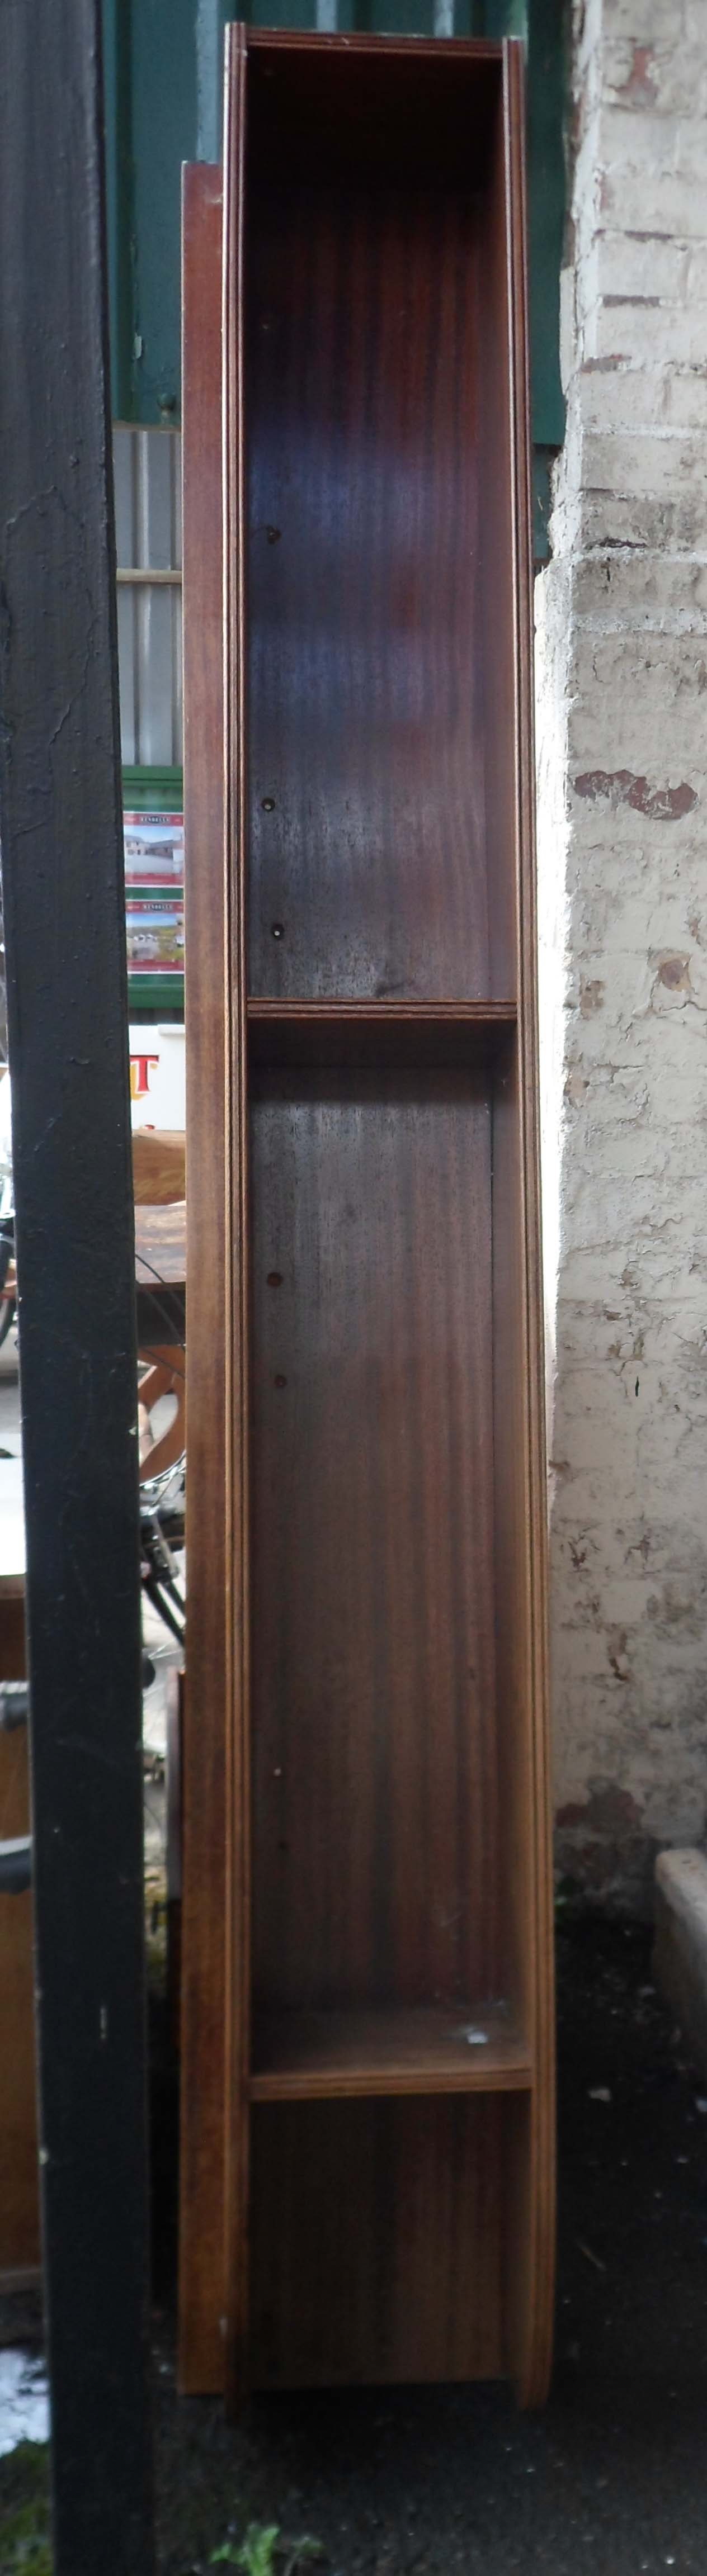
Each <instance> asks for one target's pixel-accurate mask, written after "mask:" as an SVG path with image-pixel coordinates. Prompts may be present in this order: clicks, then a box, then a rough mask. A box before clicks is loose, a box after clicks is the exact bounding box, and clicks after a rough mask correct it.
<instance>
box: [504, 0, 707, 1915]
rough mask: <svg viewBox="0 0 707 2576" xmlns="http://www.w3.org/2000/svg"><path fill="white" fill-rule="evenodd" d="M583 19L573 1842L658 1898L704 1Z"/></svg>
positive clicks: (705, 349)
mask: <svg viewBox="0 0 707 2576" xmlns="http://www.w3.org/2000/svg"><path fill="white" fill-rule="evenodd" d="M573 28H574V72H573V79H574V90H575V109H576V118H575V131H576V140H577V157H576V165H575V181H574V196H573V204H572V209H571V226H570V233H569V236H568V238H569V239H570V241H571V243H572V249H571V253H570V256H571V258H572V263H573V264H572V274H571V276H570V277H568V278H567V279H566V281H565V283H566V288H567V292H566V295H565V298H564V310H565V315H566V347H565V350H564V353H563V369H564V380H565V385H566V393H567V435H566V441H565V446H564V450H563V454H562V457H561V459H560V460H559V464H558V467H557V469H556V476H555V491H554V509H553V515H552V527H551V533H552V543H553V558H552V561H551V563H550V565H549V566H548V569H547V571H546V572H545V573H544V574H543V575H542V576H541V577H540V580H539V582H538V585H537V591H536V601H537V621H538V644H537V657H536V669H537V716H538V723H537V742H538V889H539V936H540V970H541V990H540V1016H541V1053H542V1086H543V1099H542V1126H543V1225H544V1237H545V1246H546V1263H547V1294H546V1304H547V1314H548V1354H549V1369H548V1388H549V1413H550V1440H549V1451H550V1457H551V1471H550V1515H551V1529H550V1565H551V1575H550V1619H551V1648H552V1675H553V1710H554V1730H555V1770H556V1803H557V1853H558V1863H559V1866H560V1867H561V1869H563V1870H564V1871H565V1872H566V1873H567V1875H568V1876H569V1877H571V1878H572V1879H573V1881H574V1882H575V1884H578V1885H579V1886H580V1887H581V1888H583V1889H584V1891H585V1893H587V1894H588V1895H589V1896H590V1898H591V1900H592V1902H596V1903H597V1904H598V1905H601V1906H605V1907H606V1906H611V1907H616V1908H623V1907H625V1906H626V1905H629V1906H633V1907H635V1908H636V1909H637V1910H639V1911H643V1910H645V1909H647V1908H648V1907H649V1906H650V1898H651V1874H652V1866H653V1858H654V1854H655V1850H656V1848H659V1847H660V1846H661V1845H665V1844H669V1843H676V1844H681V1843H682V1844H691V1843H695V1844H698V1845H699V1844H701V1843H702V1842H703V1841H704V1840H705V1837H706V1834H707V1824H706V1814H705V1810H706V1806H707V1217H706V1209H707V831H706V830H705V825H704V812H705V805H706V803H707V797H706V792H705V791H706V788H707V722H706V720H705V702H706V691H705V674H706V670H707V481H706V479H705V471H704V457H705V440H706V438H707V0H699V5H697V0H684V6H683V7H681V9H680V10H676V8H675V6H674V0H584V6H583V7H582V8H580V5H579V0H573ZM618 307H620V314H619V320H618V322H617V318H616V313H617V309H618ZM619 338H620V341H621V353H619V352H618V351H617V349H616V347H615V343H616V340H617V339H619ZM668 827H670V828H668Z"/></svg>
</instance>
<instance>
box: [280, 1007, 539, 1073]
mask: <svg viewBox="0 0 707 2576" xmlns="http://www.w3.org/2000/svg"><path fill="white" fill-rule="evenodd" d="M516 1018H517V1013H516V1005H515V1002H510V1001H499V1002H487V1001H483V1002H413V1001H405V1002H354V1001H347V1002H343V1001H333V1000H332V1001H323V1002H321V1001H318V1002H307V1001H296V1002H294V1001H278V1000H276V999H275V998H274V997H273V998H270V997H269V996H268V998H267V999H265V998H262V999H258V1000H252V1001H249V1003H248V1006H247V1022H248V1048H249V1055H250V1060H251V1063H252V1064H255V1065H260V1064H269V1065H280V1064H282V1065H298V1064H341V1065H346V1064H369V1065H371V1064H386V1065H388V1064H400V1065H421V1066H424V1065H428V1064H432V1065H458V1064H461V1063H464V1064H468V1063H471V1064H479V1063H485V1062H487V1061H488V1059H489V1057H490V1056H492V1055H495V1054H496V1053H497V1051H498V1047H499V1045H502V1044H503V1042H504V1040H506V1039H507V1037H508V1033H509V1031H510V1030H513V1029H514V1028H515V1026H516Z"/></svg>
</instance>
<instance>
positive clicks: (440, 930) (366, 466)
mask: <svg viewBox="0 0 707 2576" xmlns="http://www.w3.org/2000/svg"><path fill="white" fill-rule="evenodd" d="M264 149H265V145H264V141H263V140H262V139H261V143H260V152H261V153H262V152H264ZM249 166H250V170H251V177H250V189H249V195H248V209H249V213H248V224H247V232H246V240H247V266H246V314H247V339H246V376H245V418H246V440H247V525H248V641H247V691H246V704H247V745H248V799H247V807H248V811H247V861H248V881H249V906H248V913H249V981H250V990H251V992H252V993H254V994H261V993H263V994H264V993H272V994H274V995H281V996H283V997H287V996H292V995H296V994H301V995H306V994H311V995H313V996H314V995H318V994H319V995H326V996H329V995H340V996H353V997H357V998H360V999H363V998H366V999H376V998H377V999H379V1000H380V999H383V998H386V997H391V998H402V997H405V996H412V997H414V998H417V999H421V1000H423V999H425V998H426V997H427V996H430V997H432V998H434V999H438V998H439V999H444V998H445V997H452V998H457V997H458V998H461V999H467V998H475V997H483V996H484V995H485V994H486V993H487V992H489V990H490V989H491V988H490V984H489V929H488V902H487V884H486V850H485V810H484V752H483V714H482V705H481V695H482V684H483V650H484V623H485V621H484V620H483V619H482V616H481V612H480V600H479V582H478V565H479V548H480V538H479V526H478V512H479V481H478V447H479V439H480V423H479V408H480V398H479V377H480V373H482V372H483V357H482V353H481V351H480V347H479V332H478V302H479V288H478V268H479V250H478V241H479V209H478V201H477V199H476V198H475V196H474V195H473V194H472V193H470V190H471V187H472V185H473V177H474V171H473V161H472V157H471V156H470V157H469V164H468V169H467V174H466V180H465V185H464V187H461V186H460V182H459V174H458V173H457V177H456V181H452V183H450V184H449V185H448V186H447V187H446V188H445V186H444V185H441V184H439V183H438V184H436V185H434V186H430V185H429V184H427V185H426V184H425V181H424V174H423V175H422V178H421V181H420V183H418V184H414V182H413V181H412V179H410V178H409V179H408V181H407V184H405V185H401V184H400V183H398V184H393V185H385V184H384V183H383V180H382V178H381V176H380V173H378V175H377V176H376V177H375V179H374V181H373V182H371V181H370V179H366V178H363V179H361V178H359V179H358V181H356V178H355V177H354V175H353V173H350V174H349V175H348V176H346V175H345V176H344V178H343V179H340V180H339V181H338V183H337V182H336V181H335V179H334V177H333V175H332V176H329V177H327V179H326V180H325V182H324V183H322V182H321V180H319V181H317V180H316V179H315V181H314V183H313V181H312V179H311V178H310V179H309V180H308V181H303V180H301V179H291V180H290V181H289V183H287V184H285V185H284V186H283V185H282V184H281V183H280V184H278V183H277V180H276V179H275V178H274V177H273V175H272V171H273V164H272V156H271V157H270V165H269V169H268V178H267V184H263V181H262V175H261V171H260V166H259V158H258V155H257V154H255V153H254V155H253V156H251V164H250V165H249ZM275 166H276V165H275ZM247 185H248V182H247ZM283 245H286V252H285V251H284V249H283Z"/></svg>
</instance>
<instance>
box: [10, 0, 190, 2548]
mask: <svg viewBox="0 0 707 2576" xmlns="http://www.w3.org/2000/svg"><path fill="white" fill-rule="evenodd" d="M0 54H1V59H2V80H1V83H0V239H1V240H2V260H1V261H0V349H1V351H2V359H1V363H0V830H1V833H2V854H3V890H4V911H5V938H6V946H7V972H8V1020H9V1039H10V1063H11V1074H12V1086H13V1138H14V1164H15V1192H16V1207H17V1252H18V1272H19V1284H20V1294H21V1304H20V1364H21V1385H22V1419H23V1434H24V1457H25V1479H26V1525H27V1610H28V1632H29V1674H30V1691H31V1752H32V1784H33V1817H32V1825H33V1835H34V1877H35V1916H36V1955H37V1989H38V2003H39V2009H38V2029H39V2055H40V2096H41V2114H40V2132H41V2140H42V2146H41V2161H42V2186H43V2214H44V2251H45V2271H46V2287H47V2298H48V2331H49V2362H50V2374H51V2384H52V2409H53V2495H54V2546H55V2569H56V2576H98V2571H99V2570H100V2571H103V2570H105V2576H149V2571H151V2570H152V2566H153V2555H152V2495H151V2445H150V2421H149V2400H148V2373H149V2348H148V2327H149V2270H148V2235H147V2149H146V2107H145V2032H144V1975H143V1901H142V1773H141V1743H140V1734H141V1706H140V1619H139V1559H138V1491H137V1440H136V1347H135V1314H134V1252H133V1205H132V1183H131V1162H130V1120H129V1103H128V1057H127V989H126V971H125V924H124V908H123V889H122V842H121V815H120V767H119V733H118V695H117V654H116V612H115V559H114V557H115V550H114V534H113V509H112V479H111V454H110V425H109V416H108V401H107V384H108V365H107V327H106V284H105V276H106V261H105V224H104V202H103V140H102V111H101V87H100V46H99V0H0Z"/></svg>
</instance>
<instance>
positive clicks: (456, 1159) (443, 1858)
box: [250, 1069, 500, 2010]
mask: <svg viewBox="0 0 707 2576" xmlns="http://www.w3.org/2000/svg"><path fill="white" fill-rule="evenodd" d="M250 1179H251V1225H252V1234H251V1498H252V1499H251V1568H252V1615H251V1670H252V1764H253V1836H254V1857H253V1976H254V1996H255V2005H256V2010H257V2009H258V2008H262V2009H263V2010H277V2009H287V2008H288V2007H292V2006H294V2007H299V2008H300V2009H307V2008H318V2007H326V2006H333V2007H343V2006H346V2005H347V2004H351V2005H360V2006H365V2005H371V2006H374V2005H377V2004H388V2003H396V2002H400V2003H405V2004H430V2005H433V2004H436V2003H442V2004H443V2005H450V2006H456V2004H457V2003H459V2004H464V2003H465V2002H467V2001H473V2000H474V1998H477V1999H478V1998H480V1997H482V1996H486V1997H489V1998H490V1997H491V1996H493V1995H494V1993H496V1992H497V1990H498V1989H497V1975H498V1957H499V1951H498V1940H499V1924H498V1913H499V1903H500V1899H499V1884H498V1881H499V1866H498V1863H499V1854H498V1831H497V1795H496V1769H497V1764H496V1734H495V1674H494V1664H495V1652H494V1600H493V1425H492V1376H491V1369H490V1366H489V1349H490V1334H491V1236H490V1224H491V1164H490V1077H489V1075H488V1074H487V1073H478V1072H477V1073H475V1072H473V1071H427V1072H426V1073H425V1074H424V1075H421V1076H420V1075H415V1074H413V1073H404V1072H399V1071H389V1072H385V1073H383V1072H379V1073H378V1074H373V1073H372V1072H371V1073H365V1072H362V1071H358V1070H357V1071H353V1070H352V1071H346V1070H342V1069H332V1070H330V1071H329V1072H328V1073H326V1072H324V1071H319V1072H308V1071H303V1072H298V1073H295V1072H292V1073H291V1074H289V1075H288V1074H287V1073H286V1072H285V1071H280V1072H279V1073H277V1074H275V1073H272V1074H268V1073H263V1074H260V1075H255V1076H254V1078H253V1089H252V1097H251V1112H250Z"/></svg>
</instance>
